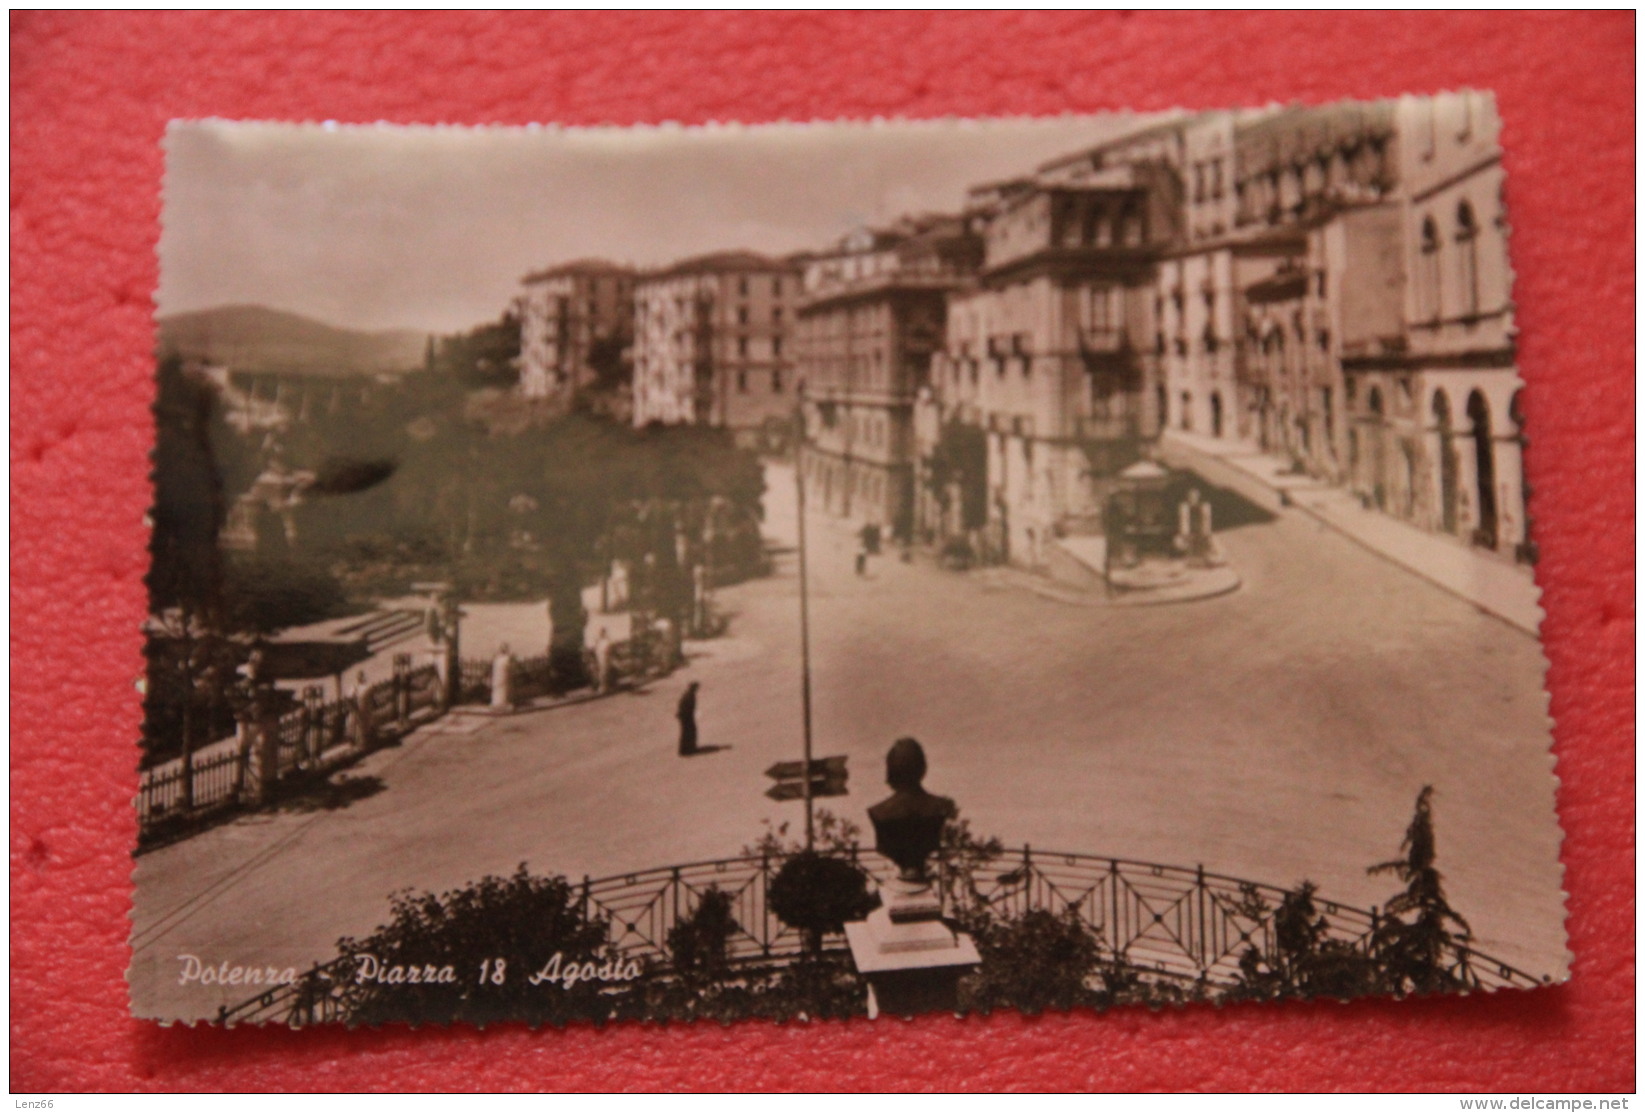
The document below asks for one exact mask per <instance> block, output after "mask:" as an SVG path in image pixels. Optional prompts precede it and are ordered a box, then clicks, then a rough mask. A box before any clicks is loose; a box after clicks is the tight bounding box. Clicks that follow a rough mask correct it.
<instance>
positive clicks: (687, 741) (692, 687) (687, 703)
mask: <svg viewBox="0 0 1645 1113" xmlns="http://www.w3.org/2000/svg"><path fill="white" fill-rule="evenodd" d="M697 687H698V685H697V682H696V681H695V680H693V681H692V682H691V683H690V684H688V685H686V689H685V695H683V696H681V697H680V704H679V706H678V707H677V708H675V710H674V717H675V718H676V719H678V720H680V756H681V757H690V756H691V755H692V754H694V753H696V752H697Z"/></svg>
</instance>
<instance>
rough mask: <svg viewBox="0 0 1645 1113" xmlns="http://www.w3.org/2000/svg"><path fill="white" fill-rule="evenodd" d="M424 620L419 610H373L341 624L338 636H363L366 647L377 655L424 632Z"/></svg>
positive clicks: (337, 632)
mask: <svg viewBox="0 0 1645 1113" xmlns="http://www.w3.org/2000/svg"><path fill="white" fill-rule="evenodd" d="M424 621H425V620H424V617H423V612H422V611H417V610H406V609H398V610H391V611H373V612H371V613H370V614H368V615H363V616H362V617H360V618H358V619H356V620H354V621H353V622H350V623H348V624H347V625H344V626H339V627H338V628H337V631H336V636H337V637H340V638H363V639H365V643H366V648H367V649H369V650H370V651H371V653H372V654H373V655H375V654H377V653H379V652H381V651H382V650H384V649H388V648H389V647H391V646H396V645H399V644H400V643H401V642H404V641H409V640H410V639H412V638H414V637H416V636H417V635H418V634H420V633H421V632H422V630H423V623H424Z"/></svg>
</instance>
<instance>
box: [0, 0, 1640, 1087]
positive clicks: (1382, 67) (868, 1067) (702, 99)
mask: <svg viewBox="0 0 1645 1113" xmlns="http://www.w3.org/2000/svg"><path fill="white" fill-rule="evenodd" d="M11 66H12V69H11V97H12V99H11V126H12V148H11V154H12V183H11V233H12V241H11V251H12V254H11V264H12V269H11V297H12V333H11V358H12V379H11V384H12V394H11V416H12V428H11V433H12V438H11V466H12V473H11V475H12V510H11V522H12V554H11V567H12V583H11V602H12V615H11V617H12V627H11V654H12V657H11V660H12V671H11V683H12V704H11V713H12V720H11V722H12V733H11V755H12V780H11V788H12V795H11V886H12V888H11V893H12V936H11V993H12V998H11V1025H12V1028H11V1070H12V1079H11V1080H12V1087H13V1089H14V1091H35V1092H39V1091H51V1090H92V1089H95V1090H126V1089H134V1088H135V1089H163V1090H173V1089H175V1090H218V1089H231V1090H242V1089H249V1090H307V1089H488V1090H489V1089H539V1088H564V1089H585V1088H601V1089H606V1088H621V1089H722V1088H725V1089H788V1088H793V1089H801V1088H804V1089H837V1088H876V1089H878V1088H967V1089H1067V1088H1081V1089H1111V1090H1142V1089H1210V1090H1248V1089H1285V1090H1301V1089H1308V1090H1316V1089H1324V1090H1332V1089H1377V1090H1417V1089H1423V1090H1426V1089H1439V1090H1451V1089H1459V1090H1494V1091H1508V1090H1520V1091H1525V1090H1533V1091H1564V1090H1581V1091H1591V1090H1602V1091H1605V1090H1611V1091H1614V1090H1631V1089H1632V1088H1633V1086H1634V1029H1633V1004H1634V996H1633V985H1634V941H1633V915H1634V863H1633V849H1634V840H1633V829H1634V756H1633V745H1632V743H1633V691H1634V687H1633V684H1634V670H1633V657H1634V652H1633V645H1634V612H1633V600H1634V569H1633V553H1634V549H1633V522H1634V497H1633V476H1634V470H1633V459H1634V439H1633V438H1634V423H1633V416H1634V402H1633V382H1634V379H1633V360H1634V345H1633V330H1632V327H1631V326H1632V323H1633V316H1634V279H1633V276H1634V271H1633V250H1632V247H1633V237H1634V225H1633V213H1634V175H1633V151H1634V148H1633V136H1634V89H1633V72H1634V16H1633V13H1631V12H1616V13H1601V14H1542V15H1537V14H1524V13H1496V14H1492V13H1486V14H1473V13H1447V14H1423V13H1404V14H1374V13H1373V14H1340V15H1338V14H1327V15H1321V14H1305V13H1268V14H1260V15H1240V14H1226V15H1224V14H1218V15H1196V14H1176V13H1152V14H1135V15H1133V14H1129V13H1114V12H1105V13H1077V12H1056V13H1036V14H1016V13H1004V14H1001V13H962V14H956V13H941V14H937V13H929V14H928V13H912V14H900V13H887V14H868V15H864V14H860V13H824V14H804V13H793V14H781V15H765V14H723V15H721V14H675V13H663V14H609V13H596V14H564V13H559V14H502V15H498V14H480V13H455V14H428V15H423V14H418V15H406V14H398V13H366V14H314V13H281V12H276V13H264V14H212V13H190V14H108V13H100V14H90V15H87V14H78V15H77V14H14V15H13V16H12V17H11ZM1462 86H1471V87H1475V88H1491V89H1495V90H1496V91H1497V93H1498V95H1499V107H1500V111H1501V114H1502V116H1503V119H1504V128H1503V143H1504V146H1505V149H1506V162H1507V167H1508V204H1509V213H1510V216H1511V218H1512V221H1513V226H1514V233H1513V243H1512V252H1513V260H1514V263H1515V264H1516V266H1517V269H1518V275H1519V279H1518V285H1517V288H1516V294H1517V299H1516V300H1517V303H1518V322H1519V326H1520V329H1521V337H1520V339H1521V345H1520V351H1521V361H1520V367H1521V370H1522V372H1523V374H1524V377H1525V379H1526V380H1527V382H1528V383H1529V385H1530V388H1531V389H1529V390H1528V391H1526V401H1525V409H1526V413H1527V422H1528V427H1529V430H1530V435H1531V445H1530V449H1529V452H1528V453H1527V463H1526V467H1527V471H1528V473H1529V478H1530V481H1531V482H1532V484H1533V485H1534V487H1535V495H1534V498H1533V502H1532V511H1533V514H1534V516H1535V518H1536V530H1537V536H1538V539H1539V541H1540V543H1541V546H1542V555H1543V561H1542V564H1541V565H1540V567H1539V568H1538V571H1537V578H1538V580H1539V581H1540V582H1541V583H1542V585H1543V588H1544V592H1545V594H1544V597H1543V598H1544V604H1545V606H1546V608H1547V612H1548V618H1547V622H1546V624H1545V625H1544V627H1543V630H1544V639H1545V642H1546V645H1547V651H1548V657H1549V659H1550V662H1551V669H1550V672H1549V681H1548V683H1549V690H1550V692H1551V695H1552V713H1553V715H1554V716H1555V717H1556V719H1557V721H1558V726H1557V728H1556V730H1555V738H1556V745H1555V749H1556V752H1557V754H1558V759H1559V765H1558V773H1559V775H1560V777H1561V778H1562V786H1561V789H1560V792H1559V810H1560V815H1561V818H1562V820H1563V823H1564V825H1565V830H1566V832H1567V837H1566V841H1565V850H1564V861H1565V865H1566V871H1567V872H1566V877H1567V887H1568V889H1569V892H1570V934H1571V948H1572V950H1573V951H1574V952H1575V954H1576V963H1575V966H1574V970H1573V976H1572V980H1571V981H1570V983H1569V984H1568V985H1566V986H1563V987H1560V988H1556V989H1548V990H1539V991H1535V992H1532V993H1524V994H1520V993H1513V994H1508V993H1505V994H1499V995H1497V996H1496V997H1494V998H1487V997H1477V998H1472V999H1453V1000H1440V1001H1418V1002H1405V1003H1392V1002H1386V1001H1373V1002H1363V1003H1358V1004H1354V1005H1349V1006H1344V1005H1339V1004H1334V1003H1331V1004H1315V1005H1308V1004H1296V1005H1287V1006H1244V1007H1238V1008H1228V1009H1223V1010H1217V1009H1214V1008H1210V1007H1199V1008H1190V1009H1176V1010H1168V1011H1165V1012H1162V1013H1157V1014H1155V1013H1150V1012H1146V1011H1142V1010H1131V1011H1119V1012H1113V1013H1109V1014H1107V1015H1105V1016H1096V1015H1094V1014H1089V1013H1084V1014H1077V1015H1073V1016H1051V1017H1045V1018H1040V1019H1025V1018H1022V1017H1019V1016H1015V1015H999V1016H995V1017H993V1018H991V1019H970V1020H965V1021H956V1020H954V1019H951V1018H947V1017H927V1018H924V1019H922V1020H920V1021H917V1022H913V1023H904V1022H900V1021H892V1022H884V1021H882V1022H879V1023H868V1022H851V1023H821V1024H813V1025H809V1026H807V1025H790V1026H786V1027H782V1026H775V1025H770V1024H765V1023H746V1024H739V1025H733V1026H731V1027H729V1028H722V1027H719V1026H717V1025H708V1024H703V1025H696V1026H688V1027H674V1028H669V1029H662V1030H659V1029H656V1028H650V1027H640V1026H619V1027H615V1028H612V1029H608V1030H606V1031H603V1032H602V1031H595V1030H592V1029H587V1028H584V1029H574V1030H571V1031H566V1032H559V1031H553V1030H548V1031H541V1032H532V1031H528V1030H526V1029H524V1028H521V1027H504V1028H495V1029H492V1030H489V1031H484V1032H480V1031H475V1030H473V1029H467V1028H463V1029H456V1030H450V1031H436V1030H431V1031H419V1032H413V1031H409V1030H407V1029H405V1028H394V1029H389V1030H383V1031H362V1032H353V1033H350V1032H344V1031H335V1030H313V1031H305V1032H295V1033H294V1032H289V1031H283V1030H280V1031H262V1030H252V1029H240V1030H234V1031H226V1032H225V1031H218V1030H215V1029H210V1028H205V1027H201V1028H199V1029H197V1030H190V1029H185V1028H172V1029H163V1028H160V1027H158V1026H156V1025H153V1024H148V1023H139V1022H136V1021H133V1020H131V1019H129V1018H128V1016H127V1010H126V993H125V983H124V980H123V973H124V969H125V966H126V962H127V960H128V951H127V947H126V931H127V920H126V915H127V912H128V909H129V903H128V901H129V897H128V875H129V871H130V860H129V858H128V856H127V848H128V847H129V846H131V845H132V842H133V838H134V835H135V824H134V819H133V816H132V813H131V809H130V804H129V802H130V799H131V797H132V794H133V793H134V791H135V787H136V778H135V774H134V772H133V762H134V758H135V753H136V751H135V750H134V748H133V740H134V739H135V738H136V735H137V730H138V722H139V706H138V699H137V695H136V693H135V691H134V690H133V688H132V681H133V678H135V677H136V676H137V675H138V673H139V671H140V669H141V667H142V656H141V642H140V639H139V635H138V624H139V623H140V622H141V620H142V617H143V613H144V598H143V588H142V582H141V578H142V574H143V570H144V567H145V559H146V558H145V552H144V546H145V543H146V534H145V530H144V528H143V526H142V522H141V518H142V514H143V511H144V509H145V507H146V505H147V503H148V500H149V488H148V482H147V479H146V473H147V453H148V451H149V447H150V439H151V436H152V426H151V423H150V419H149V415H148V411H147V406H148V404H149V400H150V396H151V392H152V386H151V376H152V365H151V362H150V359H149V356H148V353H149V351H150V348H151V345H152V327H153V326H152V322H151V313H152V307H151V304H150V300H149V298H150V293H151V291H152V290H153V289H154V288H155V283H156V268H155V259H154V253H153V245H154V242H155V238H156V236H157V234H158V229H159V219H160V194H159V184H160V175H161V154H160V147H159V142H160V138H161V134H162V130H163V128H164V126H165V123H166V121H167V119H169V118H172V117H199V116H227V117H259V118H268V119H289V120H302V119H325V118H333V119H337V120H344V121H370V120H377V119H383V120H391V121H400V122H437V121H451V122H464V123H491V122H497V123H524V122H528V121H560V122H564V123H568V124H597V123H632V122H651V121H659V120H670V119H673V120H680V121H683V122H687V123H698V122H702V121H707V120H714V119H737V120H750V121H759V120H775V119H791V120H806V119H811V118H818V117H823V118H836V117H848V118H868V117H873V116H876V115H885V116H892V115H901V116H912V117H928V116H942V115H950V114H959V115H986V114H1051V113H1060V112H1067V111H1080V112H1088V111H1100V110H1104V109H1114V108H1136V109H1163V108H1169V107H1173V106H1184V107H1192V108H1215V107H1227V106H1232V105H1238V104H1250V103H1262V102H1267V101H1270V100H1281V101H1288V100H1305V101H1311V102H1318V101H1324V100H1331V99H1336V98H1341V97H1383V96H1389V95H1393V94H1398V93H1401V92H1406V91H1412V92H1429V91H1435V90H1440V89H1446V88H1455V87H1462ZM1390 698H1397V694H1396V693H1390ZM309 899H314V900H324V899H325V894H324V893H315V894H313V895H312V897H311V898H309Z"/></svg>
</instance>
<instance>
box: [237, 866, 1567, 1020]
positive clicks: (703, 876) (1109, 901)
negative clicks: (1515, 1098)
mask: <svg viewBox="0 0 1645 1113" xmlns="http://www.w3.org/2000/svg"><path fill="white" fill-rule="evenodd" d="M847 856H848V857H850V859H851V860H852V861H854V862H856V863H857V864H858V865H859V866H860V867H861V868H862V869H863V870H864V871H865V872H866V873H868V874H869V876H870V877H871V878H873V879H874V880H876V881H878V882H881V883H883V882H884V881H885V880H887V879H889V878H891V877H892V876H894V875H895V872H896V868H895V867H894V866H893V865H892V864H891V863H890V862H889V861H887V860H886V859H884V858H883V857H881V856H880V855H879V854H877V853H874V852H871V851H857V850H852V851H850V852H849V854H848V855H847ZM784 861H785V859H784V858H783V857H782V856H774V855H764V856H758V857H742V858H723V859H719V860H716V861H708V862H691V863H687V864H683V865H677V866H664V867H661V868H657V869H649V870H641V871H638V872H635V873H627V874H614V875H612V876H610V877H603V878H598V879H588V878H585V879H584V880H583V882H582V884H581V886H580V887H579V888H578V894H579V895H578V900H579V901H580V906H581V909H582V912H583V914H584V916H585V917H587V918H589V919H594V920H603V921H604V922H605V924H606V928H607V939H608V942H609V944H610V946H611V947H612V949H613V950H615V951H616V952H617V953H618V954H620V955H621V956H622V957H623V958H625V959H637V960H640V961H641V962H642V963H643V964H644V965H645V966H646V968H647V969H649V970H650V971H651V972H652V973H653V974H654V975H660V976H663V977H668V976H672V975H673V974H674V973H675V971H674V969H673V959H672V956H671V954H670V951H669V946H668V938H669V933H670V931H671V930H672V929H673V928H674V926H675V925H676V924H678V923H680V922H681V921H683V920H687V919H689V918H690V917H691V916H692V915H693V914H694V913H695V912H696V909H697V907H698V906H699V904H700V903H701V902H702V900H703V898H704V896H705V895H706V894H707V893H709V892H710V891H717V892H719V893H722V894H725V895H727V896H729V898H730V912H731V916H732V919H733V920H734V921H735V928H734V930H733V931H732V932H731V935H730V936H729V938H728V939H727V941H726V951H725V954H726V959H727V964H728V967H729V968H730V969H732V970H737V969H742V970H750V969H756V968H760V967H769V966H773V965H779V964H782V963H785V962H790V961H793V960H794V959H796V958H798V957H799V956H800V954H801V953H802V952H803V951H804V949H805V946H806V940H805V937H804V934H803V933H802V932H800V931H799V930H798V929H796V928H793V927H791V926H789V925H788V924H785V923H783V922H782V920H780V919H779V918H778V917H777V916H776V914H775V913H774V912H773V911H772V910H771V905H770V891H771V883H772V881H773V880H774V879H775V878H776V875H777V873H778V872H779V871H780V870H781V868H782V865H783V862H784ZM937 884H938V887H939V888H940V890H941V891H942V893H943V897H944V908H945V912H946V913H947V914H948V915H949V916H951V917H953V916H957V917H958V918H959V919H960V920H961V921H962V923H963V922H966V921H970V922H973V923H974V922H977V920H978V919H979V918H982V917H988V918H993V919H1012V918H1015V917H1018V916H1021V915H1022V914H1023V913H1025V912H1029V911H1036V910H1037V911H1046V912H1051V913H1053V914H1059V915H1061V914H1068V913H1071V914H1073V915H1074V916H1075V917H1077V918H1078V920H1079V921H1080V922H1081V923H1082V924H1084V925H1085V926H1086V927H1087V928H1089V929H1091V930H1092V931H1093V932H1095V933H1096V935H1097V937H1098V939H1099V943H1100V947H1101V951H1102V956H1103V961H1104V963H1105V965H1107V966H1108V967H1110V968H1115V967H1117V968H1122V969H1125V970H1128V971H1132V972H1135V973H1137V974H1140V975H1143V976H1146V977H1148V978H1152V979H1156V980H1159V981H1163V982H1170V983H1175V984H1177V985H1182V986H1190V987H1192V986H1198V987H1204V988H1205V989H1207V990H1211V991H1215V990H1218V989H1229V988H1233V987H1235V986H1237V985H1239V984H1240V983H1241V969H1240V958H1241V956H1242V955H1244V954H1245V953H1246V952H1247V951H1250V950H1254V951H1255V952H1256V953H1257V954H1258V955H1259V956H1261V957H1262V958H1263V959H1265V960H1266V961H1268V962H1269V963H1273V962H1274V961H1275V960H1276V959H1277V958H1278V956H1279V953H1280V947H1279V940H1278V934H1277V930H1276V925H1275V915H1276V913H1277V912H1278V911H1279V908H1280V906H1281V904H1282V903H1283V902H1284V901H1285V899H1286V897H1287V895H1288V893H1287V890H1285V889H1282V888H1279V887H1277V886H1273V885H1266V884H1263V883H1261V882H1255V881H1245V880H1241V879H1239V878H1235V877H1228V876H1225V875H1222V874H1216V873H1210V872H1208V871H1206V870H1205V869H1204V867H1199V866H1196V867H1192V868H1188V867H1183V866H1171V865H1164V864H1161V863H1155V862H1138V861H1130V860H1126V859H1121V858H1103V857H1098V856H1094V855H1089V854H1067V853H1062V852H1055V851H1042V850H1032V849H1030V848H1029V847H1027V846H1024V847H1023V848H1022V849H1021V850H1012V851H1007V852H1003V853H1001V854H999V855H997V856H994V857H992V858H989V859H987V860H985V861H981V862H977V861H971V862H969V863H967V864H964V865H960V864H956V863H954V862H952V861H949V860H945V861H943V862H942V863H941V864H940V866H939V869H938V872H937ZM1314 900H1315V907H1316V911H1317V913H1318V915H1320V916H1321V917H1323V918H1324V920H1325V922H1326V924H1327V928H1326V933H1325V934H1326V938H1327V939H1329V940H1332V941H1335V942H1339V943H1344V944H1347V945H1349V946H1351V947H1352V948H1353V949H1354V950H1355V951H1357V952H1358V953H1360V954H1368V953H1369V948H1370V943H1371V938H1372V935H1373V933H1374V932H1375V930H1376V927H1377V924H1378V921H1379V913H1378V911H1377V910H1376V909H1375V908H1372V909H1368V910H1367V909H1362V908H1356V907H1353V906H1351V905H1346V904H1341V903H1339V902H1336V901H1329V900H1324V899H1322V898H1320V897H1318V896H1317V895H1316V896H1315V898H1314ZM821 945H822V951H823V952H824V953H833V954H841V953H845V952H847V951H848V947H847V945H846V941H845V936H844V935H843V934H841V933H831V934H826V935H824V936H823V937H822V939H821ZM1444 968H1445V970H1446V972H1447V973H1449V974H1451V975H1452V976H1453V977H1454V978H1455V979H1456V981H1457V983H1458V984H1459V985H1461V986H1464V987H1466V988H1467V989H1469V990H1493V989H1505V988H1520V989H1527V988H1531V987H1534V986H1537V985H1540V984H1542V982H1543V979H1538V978H1536V977H1535V976H1533V975H1531V974H1527V973H1525V972H1524V971H1522V970H1518V969H1515V968H1514V967H1512V966H1510V965H1508V964H1507V963H1505V962H1501V961H1499V960H1497V959H1494V958H1491V957H1490V956H1488V955H1485V954H1482V953H1480V952H1479V951H1476V950H1474V949H1473V948H1471V947H1468V946H1466V945H1463V944H1460V943H1453V944H1451V945H1450V947H1449V953H1448V954H1447V955H1446V957H1445V959H1444ZM354 975H355V970H354V968H353V966H352V960H351V959H348V958H339V959H335V960H333V961H331V962H329V963H326V964H324V965H316V966H315V967H313V968H312V969H310V970H309V971H308V972H307V973H306V974H304V975H303V976H302V977H300V978H299V979H298V980H297V982H295V983H294V984H291V985H285V986H277V987H274V988H272V989H270V990H268V991H266V992H264V993H262V994H260V995H259V996H257V997H253V998H251V999H249V1000H247V1001H243V1002H241V1003H240V1004H238V1005H235V1006H233V1007H224V1008H222V1009H220V1010H219V1012H218V1015H217V1021H218V1022H219V1023H231V1024H232V1023H243V1022H252V1023H263V1022H270V1021H274V1022H280V1023H287V1024H293V1025H304V1024H312V1023H323V1022H328V1021H335V1020H346V1019H347V1017H346V1016H343V1015H342V1011H343V1008H342V1004H341V999H342V996H343V986H344V985H345V984H346V983H347V981H348V980H349V979H351V978H352V977H354Z"/></svg>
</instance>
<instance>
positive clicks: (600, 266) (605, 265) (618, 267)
mask: <svg viewBox="0 0 1645 1113" xmlns="http://www.w3.org/2000/svg"><path fill="white" fill-rule="evenodd" d="M633 273H635V271H634V268H633V267H629V266H624V265H623V264H622V263H613V262H612V261H611V260H609V259H593V258H590V259H573V260H571V261H570V262H569V263H557V264H555V265H554V266H552V267H546V268H544V269H543V270H540V271H532V272H531V273H530V274H528V275H526V276H525V277H524V278H523V279H521V281H522V282H541V281H542V280H543V279H545V278H558V277H560V276H561V275H566V274H597V275H607V274H633Z"/></svg>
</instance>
